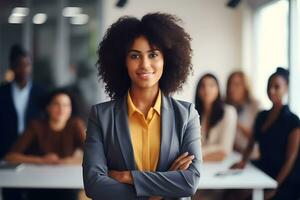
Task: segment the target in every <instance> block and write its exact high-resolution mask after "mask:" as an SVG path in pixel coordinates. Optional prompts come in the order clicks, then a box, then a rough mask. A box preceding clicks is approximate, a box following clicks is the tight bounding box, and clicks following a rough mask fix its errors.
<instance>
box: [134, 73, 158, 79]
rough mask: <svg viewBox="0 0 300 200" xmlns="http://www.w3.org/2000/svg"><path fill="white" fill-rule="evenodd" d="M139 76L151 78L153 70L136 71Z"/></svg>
mask: <svg viewBox="0 0 300 200" xmlns="http://www.w3.org/2000/svg"><path fill="white" fill-rule="evenodd" d="M137 75H138V76H139V77H140V78H145V79H146V78H151V77H152V76H153V75H154V72H141V73H137Z"/></svg>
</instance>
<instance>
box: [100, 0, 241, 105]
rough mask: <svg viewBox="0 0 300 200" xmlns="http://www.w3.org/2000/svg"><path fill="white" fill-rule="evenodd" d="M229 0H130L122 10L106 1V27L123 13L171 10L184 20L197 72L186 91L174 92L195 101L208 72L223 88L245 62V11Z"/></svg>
mask: <svg viewBox="0 0 300 200" xmlns="http://www.w3.org/2000/svg"><path fill="white" fill-rule="evenodd" d="M226 2H227V0H184V1H183V0H164V1H161V0H152V1H147V0H129V1H128V2H127V4H126V6H125V7H124V8H122V9H119V8H117V7H115V3H116V1H111V0H104V1H103V12H104V13H103V16H104V27H105V29H106V28H108V27H109V25H110V24H112V23H113V22H115V21H116V20H117V19H118V18H119V17H120V16H123V15H132V16H136V17H141V16H143V15H144V14H146V13H148V12H157V11H160V12H168V13H171V14H175V15H177V16H178V17H179V18H181V19H182V20H183V22H184V23H183V27H185V29H186V31H187V32H188V33H189V34H190V35H191V37H192V48H193V50H194V53H193V55H194V56H193V60H192V63H193V66H194V74H193V75H192V76H190V77H189V79H188V82H187V83H186V84H185V86H184V88H183V90H182V91H181V92H180V93H178V94H175V97H176V98H178V99H182V100H187V101H193V99H194V93H195V91H194V90H195V87H196V84H197V82H198V80H199V78H200V76H201V75H202V74H203V73H205V72H212V73H214V74H215V75H216V76H217V77H218V78H219V80H220V83H221V86H222V88H223V89H224V88H225V83H226V79H227V76H228V75H229V73H231V72H232V71H233V70H235V69H239V68H241V64H242V61H241V59H242V53H241V51H242V43H241V37H242V19H241V17H242V10H243V7H242V6H239V7H238V8H237V9H230V8H227V7H226V6H225V5H226Z"/></svg>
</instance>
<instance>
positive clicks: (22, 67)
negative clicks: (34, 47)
mask: <svg viewBox="0 0 300 200" xmlns="http://www.w3.org/2000/svg"><path fill="white" fill-rule="evenodd" d="M13 71H14V73H15V79H16V81H17V82H24V81H27V80H28V79H29V78H30V76H31V72H32V66H31V61H30V59H29V57H28V56H22V57H20V58H19V59H18V62H17V65H16V66H15V67H14V68H13Z"/></svg>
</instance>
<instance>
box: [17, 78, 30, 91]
mask: <svg viewBox="0 0 300 200" xmlns="http://www.w3.org/2000/svg"><path fill="white" fill-rule="evenodd" d="M16 84H17V86H18V87H19V88H20V89H23V88H24V87H26V85H27V84H28V81H27V80H16Z"/></svg>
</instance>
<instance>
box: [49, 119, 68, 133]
mask: <svg viewBox="0 0 300 200" xmlns="http://www.w3.org/2000/svg"><path fill="white" fill-rule="evenodd" d="M66 123H67V122H66V121H59V120H51V119H50V121H49V126H50V128H51V129H52V130H54V131H61V130H63V129H64V128H65V126H66Z"/></svg>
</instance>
